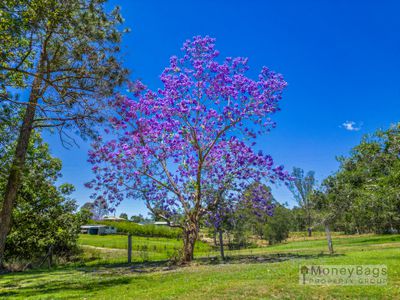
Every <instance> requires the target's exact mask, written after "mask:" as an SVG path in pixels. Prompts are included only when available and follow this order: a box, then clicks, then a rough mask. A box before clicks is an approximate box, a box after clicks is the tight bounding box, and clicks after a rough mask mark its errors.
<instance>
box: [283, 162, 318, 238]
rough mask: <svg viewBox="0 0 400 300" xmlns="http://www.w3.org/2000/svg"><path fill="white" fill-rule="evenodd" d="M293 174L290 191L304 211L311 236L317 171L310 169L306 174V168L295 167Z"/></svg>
mask: <svg viewBox="0 0 400 300" xmlns="http://www.w3.org/2000/svg"><path fill="white" fill-rule="evenodd" d="M291 176H292V178H293V180H292V181H291V182H290V185H289V187H290V191H291V192H292V194H293V196H294V198H295V200H296V201H297V203H298V204H299V206H300V208H301V209H302V210H303V212H304V215H305V220H306V223H307V226H308V228H307V230H308V236H311V233H312V223H313V218H312V212H313V207H312V201H311V195H312V192H313V190H314V187H315V184H316V181H315V172H314V171H308V172H307V173H306V174H304V170H302V169H300V168H296V167H295V168H293V172H292V174H291Z"/></svg>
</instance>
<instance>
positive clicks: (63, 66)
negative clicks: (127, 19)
mask: <svg viewBox="0 0 400 300" xmlns="http://www.w3.org/2000/svg"><path fill="white" fill-rule="evenodd" d="M104 4H105V1H104V0H68V1H61V0H3V1H2V2H1V4H0V44H1V49H0V101H1V102H2V103H5V102H8V103H13V104H16V105H18V106H20V107H21V108H22V109H23V118H22V120H21V122H20V124H19V129H18V131H19V134H18V137H17V142H16V147H15V151H14V155H13V162H12V166H11V168H10V172H9V176H8V180H7V184H6V188H5V191H4V195H3V204H2V210H1V212H0V264H1V263H2V260H3V253H4V248H5V241H6V237H7V234H8V232H9V231H10V227H11V213H12V210H13V207H14V203H15V199H16V196H17V193H18V189H19V187H20V185H21V179H22V172H23V169H24V166H25V160H26V153H27V149H28V144H29V140H30V137H31V135H32V131H33V130H35V129H41V128H52V129H53V130H54V131H55V132H57V133H58V134H59V136H60V138H61V142H62V143H63V145H65V146H71V145H73V143H74V139H73V138H72V136H71V132H72V133H75V132H79V133H80V134H81V135H82V136H92V135H94V128H95V125H96V123H97V122H101V121H102V120H103V119H104V116H103V114H102V112H104V110H105V105H106V99H107V98H108V97H109V96H111V95H112V94H113V93H114V91H115V89H116V88H117V87H118V86H120V85H121V84H122V83H123V82H124V80H125V78H126V76H127V70H126V69H125V68H124V67H123V66H122V64H121V58H120V55H119V53H120V46H119V45H120V41H121V37H122V34H123V30H122V31H121V30H120V29H119V27H120V24H121V23H122V22H123V19H122V17H121V15H120V11H119V8H116V9H114V10H113V11H111V12H107V11H106V10H105V7H104Z"/></svg>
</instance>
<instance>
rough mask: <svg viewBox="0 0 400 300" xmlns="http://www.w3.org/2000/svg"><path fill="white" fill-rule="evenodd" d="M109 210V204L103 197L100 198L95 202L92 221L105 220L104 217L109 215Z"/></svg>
mask: <svg viewBox="0 0 400 300" xmlns="http://www.w3.org/2000/svg"><path fill="white" fill-rule="evenodd" d="M109 211H110V210H109V208H108V203H107V201H106V199H104V198H103V197H98V198H97V199H96V200H95V201H94V202H93V207H92V210H91V213H92V219H93V220H101V219H103V217H104V216H106V215H107V214H108V213H109Z"/></svg>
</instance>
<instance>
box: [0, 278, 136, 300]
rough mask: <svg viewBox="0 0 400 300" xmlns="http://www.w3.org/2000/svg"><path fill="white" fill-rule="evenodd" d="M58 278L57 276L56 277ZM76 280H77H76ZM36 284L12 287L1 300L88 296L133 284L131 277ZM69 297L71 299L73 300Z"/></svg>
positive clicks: (59, 280) (39, 281) (49, 281)
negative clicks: (37, 296) (33, 296)
mask: <svg viewBox="0 0 400 300" xmlns="http://www.w3.org/2000/svg"><path fill="white" fill-rule="evenodd" d="M54 276H56V275H54ZM74 278H75V279H74ZM35 282H37V283H35V284H29V285H28V286H22V287H21V286H18V287H16V286H12V287H13V288H15V289H14V290H11V291H5V292H0V298H3V297H10V296H18V297H23V298H25V297H26V298H27V297H28V296H32V295H41V296H45V295H46V294H53V293H60V292H71V291H76V292H80V294H82V292H83V293H84V294H88V293H90V292H94V291H101V290H102V289H106V288H108V287H111V286H115V285H125V284H129V283H130V282H131V279H130V278H129V277H118V278H110V277H106V278H102V277H98V278H87V277H83V278H78V277H72V278H70V279H66V280H65V279H63V278H60V279H57V278H55V279H52V280H40V279H39V280H38V279H37V278H36V277H35ZM72 297H73V296H72V295H71V297H70V296H69V298H72Z"/></svg>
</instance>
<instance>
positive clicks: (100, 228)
mask: <svg viewBox="0 0 400 300" xmlns="http://www.w3.org/2000/svg"><path fill="white" fill-rule="evenodd" d="M81 233H83V234H93V235H103V234H115V233H117V228H115V227H113V226H107V225H83V226H81Z"/></svg>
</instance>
